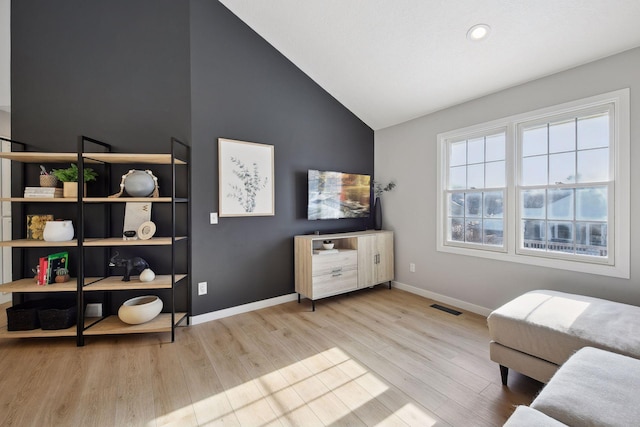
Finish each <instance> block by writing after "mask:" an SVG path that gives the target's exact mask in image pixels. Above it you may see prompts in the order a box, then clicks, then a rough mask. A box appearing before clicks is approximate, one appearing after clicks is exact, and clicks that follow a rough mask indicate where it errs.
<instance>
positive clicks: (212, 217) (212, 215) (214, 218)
mask: <svg viewBox="0 0 640 427" xmlns="http://www.w3.org/2000/svg"><path fill="white" fill-rule="evenodd" d="M217 223H218V212H209V224H217Z"/></svg>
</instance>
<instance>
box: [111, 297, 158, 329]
mask: <svg viewBox="0 0 640 427" xmlns="http://www.w3.org/2000/svg"><path fill="white" fill-rule="evenodd" d="M161 311H162V300H161V299H160V298H158V297H157V296H155V295H146V296H142V297H135V298H131V299H129V300H126V301H125V302H124V303H123V304H122V305H121V306H120V309H118V317H119V318H120V320H122V321H123V322H124V323H128V324H129V325H138V324H140V323H145V322H148V321H149V320H152V319H154V318H155V317H156V316H157V315H158V314H160V312H161Z"/></svg>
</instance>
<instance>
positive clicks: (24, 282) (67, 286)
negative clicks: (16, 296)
mask: <svg viewBox="0 0 640 427" xmlns="http://www.w3.org/2000/svg"><path fill="white" fill-rule="evenodd" d="M77 286H78V285H77V281H76V279H75V278H72V279H71V280H69V281H68V282H64V283H52V284H50V285H37V284H36V282H35V280H34V279H33V278H31V279H20V280H16V281H13V282H9V283H4V284H2V285H0V292H34V293H39V292H75V291H77V290H78V289H77Z"/></svg>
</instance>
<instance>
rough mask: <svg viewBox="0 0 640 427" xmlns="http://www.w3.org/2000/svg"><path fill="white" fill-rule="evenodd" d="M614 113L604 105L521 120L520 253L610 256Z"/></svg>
mask: <svg viewBox="0 0 640 427" xmlns="http://www.w3.org/2000/svg"><path fill="white" fill-rule="evenodd" d="M612 114H613V111H612V105H611V104H605V105H603V106H600V107H597V109H596V110H595V111H594V110H593V109H587V110H585V111H579V112H576V113H574V114H572V115H571V117H570V118H568V119H567V118H566V117H562V118H561V119H560V120H548V119H545V120H543V122H542V124H540V121H537V122H532V123H522V124H519V125H518V133H517V138H518V147H519V152H520V153H521V155H520V165H521V167H520V168H519V171H520V186H519V189H518V197H519V200H520V207H521V209H520V215H519V218H520V221H521V227H520V233H519V237H520V245H519V248H520V252H521V253H526V252H527V250H531V251H538V252H544V253H546V254H553V253H562V254H571V255H576V256H578V257H580V256H589V257H597V258H599V259H601V260H603V261H604V260H607V259H608V254H609V250H608V244H609V241H608V239H607V230H608V224H609V221H610V219H609V206H613V192H612V191H609V186H610V185H612V184H613V178H612V177H611V176H610V173H611V172H612V169H613V168H611V167H610V165H609V164H610V160H611V159H610V156H609V150H610V145H611V143H612V142H613V139H614V138H613V133H612V128H611V123H610V119H611V115H612ZM532 254H534V253H533V252H532Z"/></svg>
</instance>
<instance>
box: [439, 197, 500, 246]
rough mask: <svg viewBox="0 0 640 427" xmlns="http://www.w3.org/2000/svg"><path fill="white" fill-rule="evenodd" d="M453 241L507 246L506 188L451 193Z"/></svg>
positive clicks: (449, 231) (449, 225) (450, 214)
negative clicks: (505, 232) (501, 189)
mask: <svg viewBox="0 0 640 427" xmlns="http://www.w3.org/2000/svg"><path fill="white" fill-rule="evenodd" d="M447 204H448V209H447V211H448V214H447V215H448V221H447V224H448V227H449V228H448V230H447V236H448V239H447V240H448V241H449V242H463V243H470V244H474V245H486V246H492V247H503V246H504V206H503V205H504V191H487V192H482V191H473V192H457V191H454V192H450V193H449V195H448V200H447Z"/></svg>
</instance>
